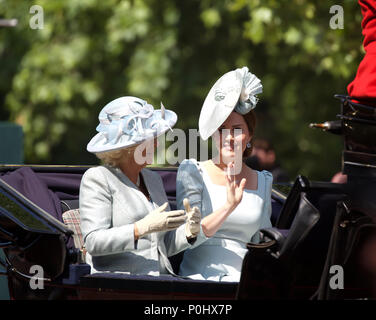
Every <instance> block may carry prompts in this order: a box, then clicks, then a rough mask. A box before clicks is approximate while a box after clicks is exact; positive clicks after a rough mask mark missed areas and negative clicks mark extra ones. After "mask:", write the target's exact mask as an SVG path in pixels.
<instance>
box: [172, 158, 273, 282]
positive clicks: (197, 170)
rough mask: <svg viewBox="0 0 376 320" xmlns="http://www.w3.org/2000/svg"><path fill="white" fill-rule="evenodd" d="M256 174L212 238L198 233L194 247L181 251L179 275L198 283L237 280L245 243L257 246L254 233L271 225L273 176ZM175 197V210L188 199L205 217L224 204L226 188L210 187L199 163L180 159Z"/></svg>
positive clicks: (213, 185) (264, 171) (257, 237)
mask: <svg viewBox="0 0 376 320" xmlns="http://www.w3.org/2000/svg"><path fill="white" fill-rule="evenodd" d="M257 175H258V183H257V189H256V190H248V189H245V190H244V194H243V199H242V201H241V202H240V204H239V205H238V206H237V207H236V209H235V210H234V211H233V212H232V213H231V214H230V215H229V216H228V217H227V219H226V220H225V222H224V223H223V224H222V226H221V227H220V228H219V230H218V231H217V232H216V233H215V234H214V236H212V237H211V238H207V237H206V236H205V234H204V233H203V231H202V229H201V230H200V233H199V235H198V237H197V240H196V242H195V244H194V245H193V246H192V247H190V248H189V249H187V250H186V251H185V252H184V257H183V261H182V263H181V265H180V271H179V274H180V275H182V276H186V277H189V278H192V279H201V280H214V281H231V282H237V281H239V280H240V273H241V268H242V262H243V258H244V255H245V254H246V252H247V248H246V243H247V242H250V241H252V242H256V243H258V242H259V232H258V231H259V230H260V229H262V228H269V227H271V226H272V224H271V222H270V215H271V188H272V181H273V176H272V174H271V173H270V172H269V171H266V170H263V171H257ZM176 197H177V199H176V200H177V206H178V209H184V206H183V199H184V198H188V200H189V202H190V205H191V206H192V207H193V206H197V207H198V208H199V209H200V210H201V214H202V217H205V216H206V215H208V214H210V213H212V212H213V211H215V210H217V209H219V208H220V207H221V206H223V205H224V204H225V202H226V199H227V193H226V186H221V185H217V184H214V183H213V182H212V181H211V179H210V177H209V175H208V173H207V172H206V169H205V168H204V166H202V165H201V164H200V162H197V161H196V160H194V159H189V160H184V161H183V162H182V163H181V164H180V166H179V170H178V174H177V180H176Z"/></svg>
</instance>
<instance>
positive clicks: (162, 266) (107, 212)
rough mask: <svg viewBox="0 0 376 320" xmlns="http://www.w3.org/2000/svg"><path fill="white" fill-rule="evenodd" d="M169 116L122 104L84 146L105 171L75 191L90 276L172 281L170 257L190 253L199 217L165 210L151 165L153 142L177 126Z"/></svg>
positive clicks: (88, 176)
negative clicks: (114, 274)
mask: <svg viewBox="0 0 376 320" xmlns="http://www.w3.org/2000/svg"><path fill="white" fill-rule="evenodd" d="M176 120H177V116H176V114H175V113H174V112H172V111H170V110H165V109H164V108H163V106H162V109H161V110H154V108H153V106H151V105H150V104H148V103H147V102H146V101H144V100H141V99H139V98H136V97H121V98H118V99H115V100H114V101H111V102H110V103H109V104H107V105H106V106H105V107H104V108H103V109H102V111H101V112H100V114H99V122H100V123H99V125H98V127H97V131H98V134H97V135H95V136H94V137H93V138H92V139H91V141H90V142H89V144H88V146H87V150H88V151H89V152H92V153H95V154H96V155H97V157H98V158H100V159H101V160H102V161H103V162H104V165H102V166H98V167H94V168H90V169H89V170H87V171H86V172H85V174H84V176H83V178H82V181H81V187H80V218H81V229H82V234H83V238H84V242H85V248H86V251H87V254H86V262H87V263H88V264H90V266H91V272H92V273H94V272H120V273H128V274H144V275H146V274H147V275H156V276H158V275H160V274H172V275H174V272H173V269H172V266H171V264H170V262H169V260H168V256H171V255H174V254H176V253H178V252H179V251H181V250H184V249H186V248H188V247H189V246H191V244H190V243H191V242H192V240H194V239H195V237H196V235H197V231H196V230H198V229H199V228H198V225H199V221H200V215H199V212H197V211H194V210H191V209H190V212H187V213H186V212H185V211H184V210H175V211H170V208H169V205H168V202H167V196H166V193H165V191H164V187H163V183H162V180H161V178H160V177H159V175H158V174H156V173H154V172H152V171H151V170H148V169H146V168H145V166H146V165H147V164H150V163H151V162H152V161H153V154H154V147H155V143H156V137H157V136H159V135H160V134H163V133H164V132H165V131H166V130H168V129H171V127H172V126H173V125H174V124H175V123H176Z"/></svg>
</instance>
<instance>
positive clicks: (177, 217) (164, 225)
mask: <svg viewBox="0 0 376 320" xmlns="http://www.w3.org/2000/svg"><path fill="white" fill-rule="evenodd" d="M167 206H168V203H167V202H165V203H164V204H162V205H161V206H160V207H158V208H157V209H155V210H153V211H152V212H150V213H149V214H148V215H147V216H145V217H144V218H142V219H141V220H139V221H137V222H136V223H135V225H136V227H137V230H138V236H139V238H141V237H143V236H145V235H147V234H149V233H153V232H159V231H168V230H173V229H176V228H177V227H179V226H180V225H182V224H183V223H184V222H185V220H186V216H185V213H184V210H175V211H165V210H166V208H167Z"/></svg>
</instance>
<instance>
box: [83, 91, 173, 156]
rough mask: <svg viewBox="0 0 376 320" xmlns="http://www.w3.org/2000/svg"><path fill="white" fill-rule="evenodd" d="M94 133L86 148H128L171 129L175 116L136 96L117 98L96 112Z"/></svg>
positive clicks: (107, 149) (102, 149) (90, 150)
mask: <svg viewBox="0 0 376 320" xmlns="http://www.w3.org/2000/svg"><path fill="white" fill-rule="evenodd" d="M98 118H99V125H98V126H97V128H96V130H97V131H98V133H97V134H96V135H95V136H94V137H93V138H92V139H91V140H90V142H89V143H88V145H87V151H89V152H93V153H99V152H107V151H112V150H118V149H122V148H128V147H132V146H134V145H137V144H140V143H142V142H143V141H146V140H148V139H152V138H155V137H158V136H159V135H161V134H163V133H165V132H166V131H167V130H169V129H171V128H172V127H173V126H174V125H175V123H176V121H177V119H178V117H177V115H176V113H175V112H173V111H171V110H166V109H165V108H164V106H163V104H162V103H161V109H160V110H154V107H153V106H152V105H151V104H148V103H147V102H146V101H145V100H142V99H140V98H137V97H131V96H127V97H121V98H117V99H115V100H113V101H111V102H110V103H108V104H106V105H105V106H104V107H103V109H102V110H101V112H100V113H99V116H98Z"/></svg>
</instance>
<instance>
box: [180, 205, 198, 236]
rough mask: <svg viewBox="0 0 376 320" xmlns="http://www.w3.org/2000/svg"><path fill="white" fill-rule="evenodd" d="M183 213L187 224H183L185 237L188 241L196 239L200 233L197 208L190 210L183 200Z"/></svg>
mask: <svg viewBox="0 0 376 320" xmlns="http://www.w3.org/2000/svg"><path fill="white" fill-rule="evenodd" d="M183 205H184V208H185V211H186V212H187V218H188V219H187V222H186V223H185V235H186V237H187V238H188V239H192V238H196V237H197V235H198V234H199V233H200V221H201V212H200V209H199V208H197V207H193V208H191V206H190V205H189V201H188V199H187V198H185V199H184V200H183Z"/></svg>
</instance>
